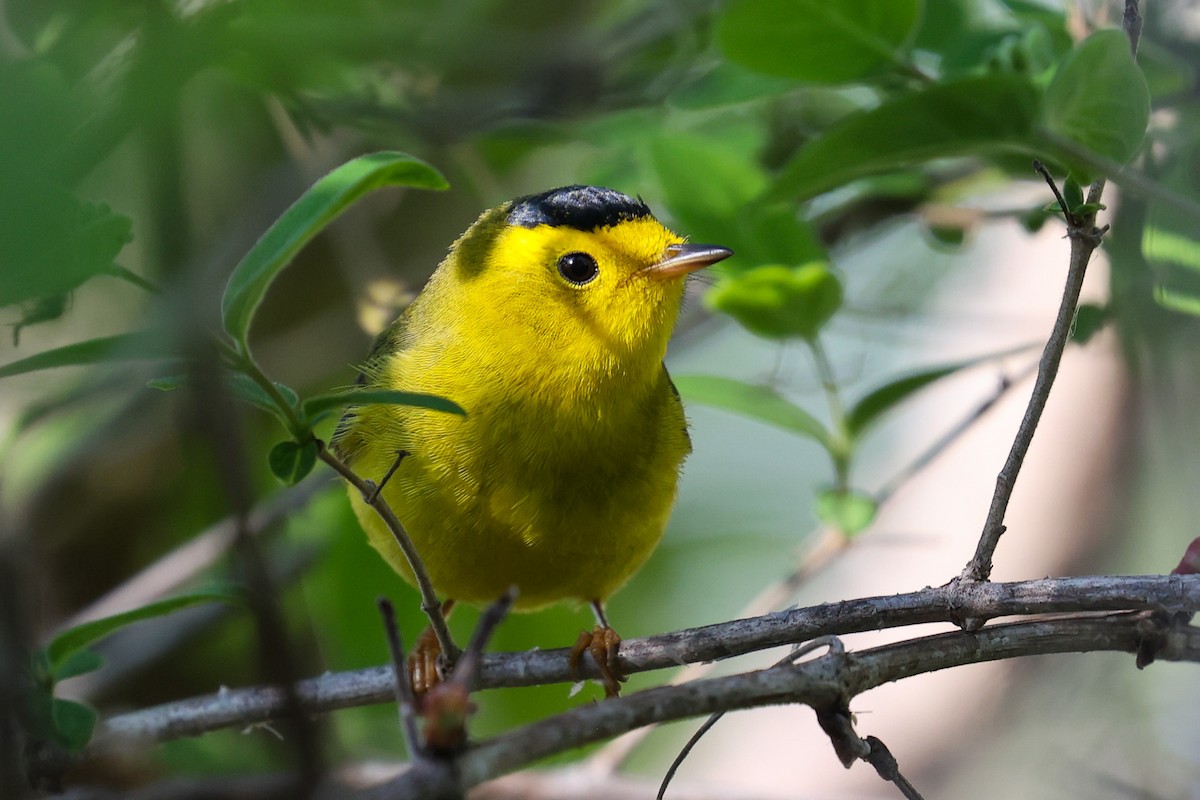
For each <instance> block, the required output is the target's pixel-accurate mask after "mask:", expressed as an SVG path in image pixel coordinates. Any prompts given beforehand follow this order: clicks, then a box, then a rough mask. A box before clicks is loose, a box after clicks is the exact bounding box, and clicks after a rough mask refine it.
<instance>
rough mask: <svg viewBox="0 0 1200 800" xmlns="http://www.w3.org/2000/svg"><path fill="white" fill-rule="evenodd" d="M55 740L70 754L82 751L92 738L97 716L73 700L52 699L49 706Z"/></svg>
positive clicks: (93, 711) (91, 710) (88, 708)
mask: <svg viewBox="0 0 1200 800" xmlns="http://www.w3.org/2000/svg"><path fill="white" fill-rule="evenodd" d="M51 715H52V717H53V720H54V734H55V739H56V740H57V741H58V743H59V744H61V745H62V746H63V747H65V748H66V749H67V750H69V751H71V752H72V753H78V752H79V751H80V750H82V749H83V748H84V747H85V746H86V745H87V743H88V742H89V741H90V740H91V738H92V731H94V730H95V729H96V720H97V719H98V718H99V715H98V714H97V713H96V712H95V710H94V709H92V708H90V707H88V706H85V705H84V704H83V703H76V702H75V701H74V700H62V699H60V698H57V697H56V698H54V700H53V705H52V706H51Z"/></svg>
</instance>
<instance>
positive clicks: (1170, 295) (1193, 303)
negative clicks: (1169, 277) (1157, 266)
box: [1154, 277, 1200, 317]
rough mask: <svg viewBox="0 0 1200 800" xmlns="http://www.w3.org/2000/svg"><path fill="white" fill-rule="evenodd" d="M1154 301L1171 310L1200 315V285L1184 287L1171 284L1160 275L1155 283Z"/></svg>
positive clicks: (1195, 315) (1194, 315)
mask: <svg viewBox="0 0 1200 800" xmlns="http://www.w3.org/2000/svg"><path fill="white" fill-rule="evenodd" d="M1193 283H1194V282H1193ZM1154 302H1156V303H1158V304H1159V305H1160V306H1162V307H1163V308H1165V309H1167V310H1169V311H1177V312H1179V313H1180V314H1191V315H1192V316H1193V317H1200V285H1192V286H1189V287H1188V288H1186V289H1184V288H1180V287H1179V286H1175V285H1169V284H1168V283H1167V281H1165V280H1163V279H1162V278H1161V277H1160V278H1159V282H1158V283H1155V284H1154Z"/></svg>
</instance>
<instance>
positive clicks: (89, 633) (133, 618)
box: [26, 586, 243, 752]
mask: <svg viewBox="0 0 1200 800" xmlns="http://www.w3.org/2000/svg"><path fill="white" fill-rule="evenodd" d="M212 602H224V603H233V604H237V605H242V604H243V600H242V596H241V594H240V592H238V591H237V590H236V589H235V588H234V587H231V586H214V587H211V588H207V589H201V590H197V591H194V592H188V593H186V594H181V595H177V596H175V597H170V598H167V599H165V600H159V601H158V602H154V603H149V604H147V605H144V606H141V607H139V608H135V609H132V610H130V611H126V612H124V613H122V614H114V615H112V616H109V617H103V618H101V619H96V620H92V621H91V622H85V623H82V624H80V625H76V626H75V627H73V628H69V629H67V630H65V631H62V632H61V633H59V634H57V635H56V636H55V637H54V638H53V639H51V640H50V643H49V644H48V645H46V647H45V648H43V649H41V650H38V651H37V652H36V653H34V654H33V657H32V665H31V667H32V669H31V677H32V689H31V690H30V692H29V693H28V694H27V695H26V712H27V716H28V720H29V725H30V729H31V730H32V731H33V732H34V733H35V734H36V735H38V736H40V737H41V738H44V739H48V740H50V741H53V742H55V743H57V744H58V745H59V746H60V747H63V748H65V749H66V750H68V751H70V752H78V751H80V750H82V749H83V748H84V746H85V745H86V744H87V743H88V741H89V740H90V739H91V737H92V731H93V730H94V729H95V727H96V720H97V718H98V715H97V714H96V711H95V710H94V709H92V708H90V707H88V706H86V705H84V704H82V703H77V702H75V701H73V700H64V699H62V698H58V697H55V696H54V689H55V686H56V685H57V684H58V683H59V682H60V681H64V680H67V679H68V678H74V677H76V676H79V675H84V674H86V673H89V672H92V671H93V670H97V669H99V668H100V667H102V666H103V665H104V659H102V658H101V657H100V656H99V655H98V654H97V653H96V652H95V651H93V650H90V649H88V646H89V645H91V644H93V643H95V642H97V641H99V640H100V639H103V638H104V637H106V636H109V635H111V634H113V633H115V632H116V631H118V630H121V629H122V628H126V627H128V626H130V625H132V624H134V623H136V622H140V621H142V620H147V619H153V618H155V617H162V616H165V615H167V614H171V613H173V612H175V611H179V610H181V609H184V608H189V607H191V606H194V605H199V604H201V603H212Z"/></svg>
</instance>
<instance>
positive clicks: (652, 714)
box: [362, 614, 1200, 800]
mask: <svg viewBox="0 0 1200 800" xmlns="http://www.w3.org/2000/svg"><path fill="white" fill-rule="evenodd" d="M1145 634H1146V625H1145V616H1144V615H1135V614H1122V615H1106V616H1089V617H1069V618H1060V619H1051V620H1039V621H1036V622H1020V623H1009V624H1005V625H997V626H994V627H989V628H985V629H983V630H981V631H977V632H974V633H967V632H961V631H958V632H953V633H943V634H939V635H936V636H927V637H921V638H918V639H912V640H909V641H905V642H901V643H898V644H892V645H885V646H883V647H876V648H872V649H870V650H864V651H861V652H857V653H854V652H847V653H840V654H839V653H831V654H829V655H826V656H823V657H820V658H817V659H814V660H811V661H805V662H802V663H800V664H796V665H783V666H775V667H771V668H770V669H765V670H759V671H756V672H747V673H742V674H739V675H731V676H726V677H720V678H709V679H707V680H701V681H694V682H692V683H687V684H683V685H681V686H663V687H659V688H656V689H648V690H646V691H643V692H638V693H636V694H633V695H630V696H628V697H620V698H616V699H612V700H608V701H605V702H603V703H594V704H590V705H585V706H581V707H579V708H576V709H573V710H571V711H568V712H566V713H563V714H558V715H556V716H554V717H550V718H548V719H545V720H542V721H540V722H535V723H533V724H530V725H526V726H525V727H523V728H520V729H518V730H516V731H513V732H512V733H508V734H505V735H502V736H499V737H496V738H494V739H491V740H488V741H485V742H482V743H481V744H479V745H477V746H476V747H474V748H472V749H470V750H468V751H467V752H465V753H463V754H462V755H461V756H459V757H458V758H457V759H454V760H453V761H433V762H431V761H425V762H421V763H419V764H416V765H414V766H413V767H412V768H410V769H409V770H408V771H407V772H405V773H404V774H402V775H401V776H399V777H398V778H396V779H395V780H393V781H390V782H388V783H385V784H383V785H381V786H378V787H375V788H374V789H372V790H370V791H368V792H366V793H365V794H364V795H362V796H363V797H366V798H371V800H416V799H417V798H437V797H456V796H461V793H462V792H463V791H465V790H466V789H468V788H470V787H471V786H475V785H477V784H479V783H481V782H483V781H485V780H488V779H490V778H493V777H496V776H498V775H502V774H505V773H507V772H511V771H513V770H516V769H519V768H520V767H523V766H526V765H528V764H530V763H533V762H534V761H537V760H538V759H541V758H545V757H546V756H549V755H553V754H556V753H562V752H565V751H568V750H571V749H574V748H576V747H580V746H583V745H586V744H590V743H593V742H598V741H602V740H604V739H608V738H611V737H613V736H617V735H619V734H621V733H624V732H626V731H629V730H633V729H634V728H639V727H642V726H644V725H650V724H654V723H660V722H672V721H675V720H680V719H686V718H689V717H695V716H700V715H703V714H711V713H715V712H721V711H731V710H738V709H747V708H756V707H760V706H767V705H778V704H783V703H803V704H805V705H809V706H812V707H814V708H816V709H826V708H831V707H837V706H838V705H839V704H844V703H846V702H848V701H849V700H850V699H851V698H853V697H854V696H856V695H858V694H860V693H862V692H865V691H867V690H869V689H872V688H875V687H876V686H880V685H882V684H884V683H889V682H891V681H896V680H900V679H902V678H908V677H911V676H913V675H918V674H922V673H927V672H935V671H937V670H942V669H948V668H950V667H957V666H962V665H964V664H974V663H980V662H985V661H997V660H1000V659H1008V658H1017V657H1021V656H1027V655H1043V654H1052V653H1086V652H1096V651H1117V652H1135V651H1136V650H1138V648H1139V647H1140V646H1142V644H1143V643H1144V639H1145ZM1156 656H1157V658H1159V659H1162V660H1171V661H1196V660H1200V629H1195V628H1188V627H1182V628H1177V629H1175V630H1172V631H1170V632H1169V633H1166V634H1165V635H1164V636H1163V638H1162V640H1161V642H1160V643H1159V645H1158V648H1157V650H1156Z"/></svg>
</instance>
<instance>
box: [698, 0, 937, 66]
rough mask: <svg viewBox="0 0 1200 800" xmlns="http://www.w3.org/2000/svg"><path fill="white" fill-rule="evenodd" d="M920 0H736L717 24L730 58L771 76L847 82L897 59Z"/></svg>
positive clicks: (913, 26)
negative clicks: (836, 0)
mask: <svg viewBox="0 0 1200 800" xmlns="http://www.w3.org/2000/svg"><path fill="white" fill-rule="evenodd" d="M922 5H923V4H922V2H921V0H887V1H886V2H879V0H839V1H838V2H836V3H831V2H827V0H738V1H737V2H734V3H732V4H730V6H729V7H728V9H727V10H726V11H725V14H724V16H722V18H721V20H720V22H719V27H718V29H717V36H718V41H719V42H720V46H721V50H722V51H723V52H724V53H725V55H726V56H727V57H728V58H729V60H730V61H733V62H736V63H738V64H741V65H743V66H746V67H749V68H750V69H753V70H757V71H758V72H764V73H766V74H768V75H779V76H782V77H785V78H795V79H797V80H802V81H810V82H814V83H844V82H847V81H854V80H858V79H860V78H865V77H868V76H871V75H875V74H878V73H879V72H882V71H885V70H887V69H889V68H892V67H894V66H895V65H896V64H898V63H903V62H902V58H901V56H900V55H899V53H900V51H901V50H902V49H903V47H904V45H905V43H906V42H908V40H909V38H910V36H911V35H912V34H913V32H914V30H915V29H916V27H917V23H918V22H919V21H920V19H921V9H922Z"/></svg>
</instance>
